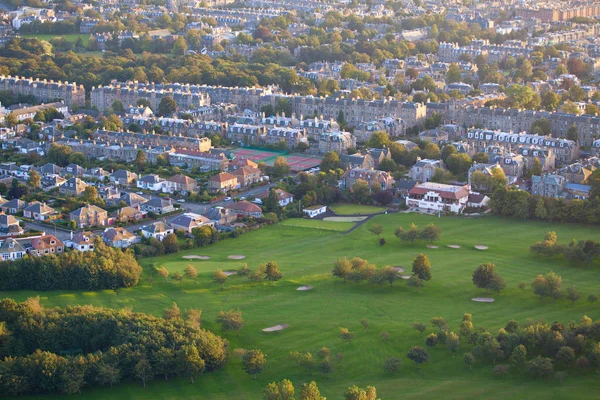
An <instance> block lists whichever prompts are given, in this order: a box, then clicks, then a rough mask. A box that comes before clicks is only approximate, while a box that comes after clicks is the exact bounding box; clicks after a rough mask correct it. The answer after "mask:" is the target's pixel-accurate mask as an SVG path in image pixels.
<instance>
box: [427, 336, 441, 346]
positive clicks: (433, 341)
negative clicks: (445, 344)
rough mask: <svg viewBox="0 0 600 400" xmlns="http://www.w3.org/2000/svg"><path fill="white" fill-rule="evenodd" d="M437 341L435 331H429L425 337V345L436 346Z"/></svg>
mask: <svg viewBox="0 0 600 400" xmlns="http://www.w3.org/2000/svg"><path fill="white" fill-rule="evenodd" d="M437 343H438V337H437V335H436V334H435V333H430V334H429V335H427V337H426V338H425V345H427V347H435V346H437Z"/></svg>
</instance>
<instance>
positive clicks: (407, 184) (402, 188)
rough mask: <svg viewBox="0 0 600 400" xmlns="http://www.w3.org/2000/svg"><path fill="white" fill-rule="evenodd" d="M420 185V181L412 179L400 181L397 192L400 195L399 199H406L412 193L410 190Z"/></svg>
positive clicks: (397, 182) (397, 183)
mask: <svg viewBox="0 0 600 400" xmlns="http://www.w3.org/2000/svg"><path fill="white" fill-rule="evenodd" d="M418 184H419V181H415V180H411V179H400V180H398V181H396V191H397V193H398V197H400V199H406V198H407V197H408V194H409V193H410V190H411V189H412V188H414V187H415V185H418Z"/></svg>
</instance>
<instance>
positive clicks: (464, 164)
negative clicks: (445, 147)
mask: <svg viewBox="0 0 600 400" xmlns="http://www.w3.org/2000/svg"><path fill="white" fill-rule="evenodd" d="M471 163H472V161H471V157H469V155H468V154H466V153H455V154H450V155H449V156H448V159H447V160H446V166H447V167H448V170H449V171H450V172H452V173H453V174H454V175H457V176H461V175H464V174H466V173H467V171H468V170H469V168H471Z"/></svg>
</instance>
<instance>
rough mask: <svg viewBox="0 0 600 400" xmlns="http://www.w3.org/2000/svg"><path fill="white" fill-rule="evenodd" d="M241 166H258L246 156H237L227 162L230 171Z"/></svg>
mask: <svg viewBox="0 0 600 400" xmlns="http://www.w3.org/2000/svg"><path fill="white" fill-rule="evenodd" d="M242 167H252V168H258V164H257V163H255V162H254V161H252V160H250V159H248V158H239V159H236V160H233V161H231V162H230V163H229V171H230V172H231V171H235V170H236V169H238V168H242Z"/></svg>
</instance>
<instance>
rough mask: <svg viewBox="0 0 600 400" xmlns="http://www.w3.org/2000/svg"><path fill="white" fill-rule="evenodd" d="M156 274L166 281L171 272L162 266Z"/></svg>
mask: <svg viewBox="0 0 600 400" xmlns="http://www.w3.org/2000/svg"><path fill="white" fill-rule="evenodd" d="M156 273H157V274H159V275H160V276H162V277H163V278H165V280H167V278H168V277H169V270H168V269H166V268H165V267H164V266H162V265H161V266H160V267H159V268H157V269H156Z"/></svg>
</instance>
